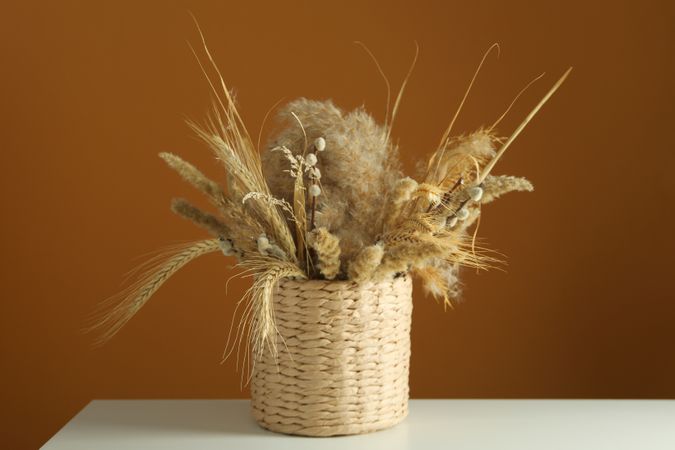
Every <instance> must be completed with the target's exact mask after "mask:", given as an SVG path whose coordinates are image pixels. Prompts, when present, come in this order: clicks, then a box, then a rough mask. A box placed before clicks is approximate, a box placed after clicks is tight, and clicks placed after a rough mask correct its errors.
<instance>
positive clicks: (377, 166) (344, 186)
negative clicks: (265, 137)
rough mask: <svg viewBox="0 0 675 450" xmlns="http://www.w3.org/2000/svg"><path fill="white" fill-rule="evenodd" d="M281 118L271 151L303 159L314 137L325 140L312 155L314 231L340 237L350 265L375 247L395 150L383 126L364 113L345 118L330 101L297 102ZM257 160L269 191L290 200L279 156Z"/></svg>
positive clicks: (395, 170) (396, 171)
mask: <svg viewBox="0 0 675 450" xmlns="http://www.w3.org/2000/svg"><path fill="white" fill-rule="evenodd" d="M280 117H281V119H282V120H284V121H285V123H286V124H287V127H286V128H285V129H284V130H283V131H282V132H281V133H280V134H279V135H278V136H277V137H276V138H275V139H274V140H273V142H272V144H271V145H270V148H277V147H281V146H283V147H286V148H288V149H290V150H291V151H292V152H293V153H294V154H303V153H304V152H305V149H306V148H307V145H311V143H312V142H314V141H315V140H316V139H317V138H319V137H322V138H324V139H325V142H326V148H325V151H322V152H320V154H318V155H317V156H318V164H317V167H319V168H320V170H321V174H322V176H321V189H322V195H321V196H320V197H318V205H317V207H318V209H317V211H318V213H317V220H316V226H317V227H322V226H323V227H326V228H328V230H329V231H330V232H331V233H333V234H335V235H337V236H338V237H339V238H340V246H341V249H342V259H343V261H349V260H351V259H353V258H354V256H355V255H356V253H358V252H359V251H360V249H361V248H363V247H364V246H367V245H372V243H374V242H376V237H377V234H378V233H380V232H381V230H382V223H383V220H384V217H385V214H386V211H385V210H384V208H385V205H384V202H383V201H382V200H383V199H385V198H387V195H388V193H389V192H390V191H391V190H392V188H393V186H394V184H395V183H396V182H397V180H399V179H400V178H401V172H400V164H399V161H398V152H397V149H396V147H395V146H394V145H393V144H392V143H391V142H389V141H388V139H387V130H386V129H385V127H383V126H380V125H378V124H377V123H376V122H375V120H374V119H373V118H372V117H371V116H370V115H369V114H368V113H366V112H365V111H364V110H363V109H357V110H355V111H352V112H349V113H345V112H343V111H341V110H340V109H338V108H336V107H335V106H334V105H333V103H332V102H330V101H325V102H320V101H311V100H307V99H299V100H296V101H293V102H291V103H290V104H289V105H287V106H286V107H285V108H284V109H283V110H282V111H281V113H280ZM298 121H299V122H300V123H301V124H302V127H301V126H300V125H299V124H298ZM262 159H263V168H264V170H265V175H266V176H267V178H268V181H269V184H270V188H271V190H272V192H273V193H274V194H275V195H276V196H279V197H283V198H286V199H288V200H289V201H290V199H292V190H293V180H292V179H291V178H290V177H289V176H288V175H287V174H286V173H284V172H283V171H284V170H285V169H286V162H285V161H284V156H283V155H282V154H280V152H276V151H269V150H268V151H266V152H264V153H263V156H262ZM340 212H341V213H342V215H340ZM347 214H348V216H347ZM336 216H337V217H336ZM328 218H330V221H329V220H327V219H328Z"/></svg>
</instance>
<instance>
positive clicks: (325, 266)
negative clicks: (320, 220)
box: [307, 227, 340, 280]
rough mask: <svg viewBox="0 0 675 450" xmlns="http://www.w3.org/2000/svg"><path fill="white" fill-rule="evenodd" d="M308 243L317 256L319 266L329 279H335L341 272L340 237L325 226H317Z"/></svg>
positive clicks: (310, 234)
mask: <svg viewBox="0 0 675 450" xmlns="http://www.w3.org/2000/svg"><path fill="white" fill-rule="evenodd" d="M307 241H308V244H309V246H310V247H311V248H312V249H314V251H315V252H316V256H317V259H318V261H317V267H318V268H319V271H320V272H321V274H322V275H323V276H324V277H326V279H327V280H332V279H334V278H335V277H336V276H337V275H338V273H340V239H339V238H338V237H337V236H335V235H334V234H332V233H331V232H329V231H328V230H327V229H326V228H325V227H321V228H316V229H315V230H312V232H311V233H309V236H308V240H307Z"/></svg>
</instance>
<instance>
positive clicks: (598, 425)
mask: <svg viewBox="0 0 675 450" xmlns="http://www.w3.org/2000/svg"><path fill="white" fill-rule="evenodd" d="M43 448H44V449H49V450H56V449H67V450H79V449H86V450H92V449H97V450H106V449H115V450H127V449H138V450H141V449H142V450H154V449H190V450H202V449H204V450H206V449H219V450H223V449H256V450H258V449H267V448H269V449H293V450H302V449H309V448H311V449H350V450H361V449H386V450H396V449H420V450H426V449H453V450H460V449H461V450H471V449H481V450H492V449H501V450H507V449H518V450H528V449H536V450H550V449H574V450H581V449H593V450H601V449H612V450H617V449H631V450H642V449H649V450H651V449H669V450H673V449H675V401H671V400H411V402H410V415H409V416H408V418H407V419H406V420H405V421H404V422H403V423H401V424H400V425H398V426H396V427H394V428H391V429H389V430H384V431H379V432H376V433H371V434H366V435H359V436H344V437H336V438H306V437H298V436H286V435H281V434H275V433H271V432H269V431H265V430H263V429H261V428H259V427H258V426H257V425H256V423H255V422H254V421H253V419H252V418H251V417H250V413H249V402H248V400H94V401H92V402H91V403H90V404H89V405H87V407H85V408H84V409H83V410H82V411H81V412H80V413H79V414H77V416H75V417H74V418H73V419H72V420H71V421H70V422H69V423H68V424H67V425H66V426H65V427H64V428H63V429H61V431H59V432H58V433H57V434H56V435H55V436H54V437H53V438H52V439H51V440H49V442H47V443H46V444H45V445H44V447H43Z"/></svg>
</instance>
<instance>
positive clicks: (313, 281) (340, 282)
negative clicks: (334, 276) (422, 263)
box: [277, 272, 412, 288]
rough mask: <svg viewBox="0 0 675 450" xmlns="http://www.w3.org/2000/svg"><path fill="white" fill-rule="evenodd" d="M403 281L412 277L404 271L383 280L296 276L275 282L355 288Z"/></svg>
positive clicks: (410, 280)
mask: <svg viewBox="0 0 675 450" xmlns="http://www.w3.org/2000/svg"><path fill="white" fill-rule="evenodd" d="M405 282H408V283H409V282H412V277H411V276H410V274H409V273H407V272H406V273H404V274H403V275H400V276H397V277H395V278H392V279H390V280H389V279H385V280H377V281H373V280H368V281H364V282H360V283H359V282H356V281H353V280H319V279H297V278H282V279H281V280H279V282H278V283H277V284H278V286H279V287H282V286H284V285H286V284H299V285H303V286H307V285H312V284H321V285H326V284H330V285H331V286H345V287H350V288H355V287H362V286H372V285H380V284H386V283H405Z"/></svg>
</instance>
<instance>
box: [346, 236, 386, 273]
mask: <svg viewBox="0 0 675 450" xmlns="http://www.w3.org/2000/svg"><path fill="white" fill-rule="evenodd" d="M383 256H384V245H383V244H382V243H377V244H375V245H370V246H368V247H365V248H363V249H362V250H361V251H360V252H359V253H357V254H356V256H355V257H354V259H353V260H352V261H351V263H350V264H349V269H348V275H349V279H350V280H353V281H356V282H357V283H362V282H364V281H366V280H368V279H370V278H371V277H372V276H373V274H374V273H375V271H376V270H377V268H378V267H379V266H380V263H381V262H382V257H383Z"/></svg>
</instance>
